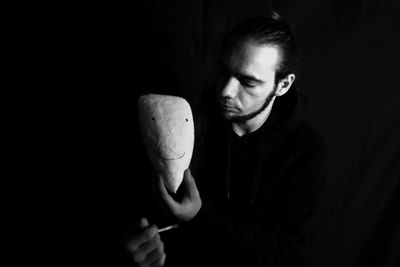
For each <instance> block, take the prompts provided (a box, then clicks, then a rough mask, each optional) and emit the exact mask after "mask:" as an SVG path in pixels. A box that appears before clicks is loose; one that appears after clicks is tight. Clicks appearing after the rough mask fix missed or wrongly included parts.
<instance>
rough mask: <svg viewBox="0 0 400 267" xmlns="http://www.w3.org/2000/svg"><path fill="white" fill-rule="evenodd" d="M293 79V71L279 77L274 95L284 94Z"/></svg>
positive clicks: (294, 76)
mask: <svg viewBox="0 0 400 267" xmlns="http://www.w3.org/2000/svg"><path fill="white" fill-rule="evenodd" d="M295 79H296V75H294V74H293V73H291V74H288V75H287V76H286V77H285V78H283V79H281V80H280V81H279V83H278V88H276V92H275V96H283V95H284V94H286V93H287V91H289V89H290V86H292V84H293V82H294V80H295Z"/></svg>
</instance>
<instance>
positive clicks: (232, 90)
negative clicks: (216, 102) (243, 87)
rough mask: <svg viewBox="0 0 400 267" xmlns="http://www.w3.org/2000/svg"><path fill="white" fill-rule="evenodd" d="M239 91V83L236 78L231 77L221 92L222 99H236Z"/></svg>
mask: <svg viewBox="0 0 400 267" xmlns="http://www.w3.org/2000/svg"><path fill="white" fill-rule="evenodd" d="M237 91H238V81H237V80H236V79H235V77H230V78H228V80H227V81H226V83H225V85H224V87H223V88H222V90H221V97H222V98H234V97H235V96H236V94H237Z"/></svg>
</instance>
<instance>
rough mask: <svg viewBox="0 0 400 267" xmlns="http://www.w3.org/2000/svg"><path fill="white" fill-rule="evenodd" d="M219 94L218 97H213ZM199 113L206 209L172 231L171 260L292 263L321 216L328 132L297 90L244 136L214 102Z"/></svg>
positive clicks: (198, 166) (195, 164)
mask: <svg viewBox="0 0 400 267" xmlns="http://www.w3.org/2000/svg"><path fill="white" fill-rule="evenodd" d="M210 99H212V97H211V98H210ZM204 103H206V104H205V105H201V106H200V107H199V108H198V109H196V110H195V111H194V115H195V120H196V121H195V125H196V139H195V150H194V155H193V159H192V163H191V170H192V175H193V177H194V178H195V180H196V184H197V186H198V189H199V192H200V196H201V198H202V202H203V205H202V208H201V209H200V211H199V213H198V214H197V215H196V216H195V218H194V219H192V220H191V221H190V222H187V223H184V224H181V225H180V227H179V228H178V229H176V230H172V231H169V232H165V233H164V234H162V236H161V238H162V239H163V240H164V243H165V251H166V255H167V258H166V266H289V265H290V266H292V265H293V264H294V262H295V260H296V255H297V254H298V252H299V251H300V250H301V249H302V247H303V246H304V245H305V244H306V241H307V237H308V234H309V232H310V229H311V227H312V224H313V222H314V219H315V217H316V215H317V211H318V207H319V203H320V200H321V196H322V192H323V188H324V184H325V174H326V165H327V150H326V144H325V141H324V138H323V137H322V135H321V134H320V133H319V132H318V131H317V130H316V129H315V128H314V127H312V126H311V125H310V124H309V123H307V122H306V121H305V120H303V111H304V106H305V103H306V100H305V97H303V96H302V95H300V94H299V93H298V92H297V90H296V89H295V88H292V89H291V90H289V92H288V93H287V94H286V95H284V96H282V97H279V98H277V99H276V100H275V103H274V106H273V108H272V111H271V114H270V116H269V118H268V120H267V121H266V123H264V125H263V126H262V127H261V128H259V129H258V130H256V131H255V132H252V133H250V134H246V135H244V136H242V137H239V136H237V135H236V134H235V133H234V132H233V131H232V130H231V129H230V127H227V126H226V125H225V123H224V122H223V120H222V119H221V118H220V116H218V115H217V114H218V112H217V108H216V107H215V105H214V104H213V103H214V102H212V101H211V102H208V101H206V102H204Z"/></svg>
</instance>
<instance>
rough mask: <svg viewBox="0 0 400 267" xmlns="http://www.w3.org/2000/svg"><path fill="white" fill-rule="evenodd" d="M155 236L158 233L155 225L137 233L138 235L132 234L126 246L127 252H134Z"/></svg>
mask: <svg viewBox="0 0 400 267" xmlns="http://www.w3.org/2000/svg"><path fill="white" fill-rule="evenodd" d="M142 222H144V221H142ZM143 225H144V224H143ZM156 234H158V232H157V227H156V226H155V225H153V226H150V227H147V228H145V229H143V230H141V231H139V232H138V233H136V234H134V235H133V237H132V238H131V240H130V241H129V243H128V245H127V247H128V250H130V251H136V250H137V248H138V247H139V246H141V245H142V244H144V243H146V242H148V241H149V240H151V239H152V238H153V237H154V236H155V235H156Z"/></svg>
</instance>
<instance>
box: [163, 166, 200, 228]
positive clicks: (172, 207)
mask: <svg viewBox="0 0 400 267" xmlns="http://www.w3.org/2000/svg"><path fill="white" fill-rule="evenodd" d="M157 179H158V181H157V182H158V188H159V190H160V193H161V199H162V200H163V202H164V203H165V204H166V206H167V208H168V210H169V211H170V212H171V213H172V215H173V216H175V217H176V218H177V219H178V220H180V221H189V220H191V219H193V217H194V216H196V214H197V213H198V212H199V210H200V208H201V198H200V194H199V191H198V190H197V187H196V183H195V181H194V179H193V176H192V174H191V173H190V170H189V169H187V170H185V173H184V176H183V182H182V185H181V186H182V190H183V197H182V199H181V200H180V201H179V202H178V201H176V200H174V199H173V198H172V197H171V196H170V195H169V193H168V191H167V188H166V187H165V185H164V182H163V180H162V178H161V176H159V175H158V176H157Z"/></svg>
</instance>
